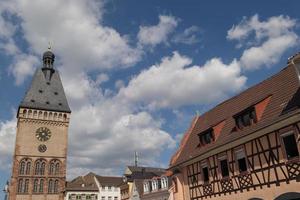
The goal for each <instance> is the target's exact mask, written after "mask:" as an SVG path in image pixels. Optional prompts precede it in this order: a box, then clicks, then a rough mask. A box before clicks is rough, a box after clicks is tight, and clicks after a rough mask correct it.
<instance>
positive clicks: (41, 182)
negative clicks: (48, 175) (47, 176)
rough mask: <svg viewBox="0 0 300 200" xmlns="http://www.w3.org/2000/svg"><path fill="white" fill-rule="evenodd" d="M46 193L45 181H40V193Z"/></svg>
mask: <svg viewBox="0 0 300 200" xmlns="http://www.w3.org/2000/svg"><path fill="white" fill-rule="evenodd" d="M43 192H44V179H41V180H40V188H39V193H43Z"/></svg>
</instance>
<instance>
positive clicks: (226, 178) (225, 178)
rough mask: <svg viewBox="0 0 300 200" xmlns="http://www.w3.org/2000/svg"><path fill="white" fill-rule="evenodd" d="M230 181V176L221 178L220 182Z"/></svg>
mask: <svg viewBox="0 0 300 200" xmlns="http://www.w3.org/2000/svg"><path fill="white" fill-rule="evenodd" d="M229 180H230V176H225V177H222V178H221V181H229Z"/></svg>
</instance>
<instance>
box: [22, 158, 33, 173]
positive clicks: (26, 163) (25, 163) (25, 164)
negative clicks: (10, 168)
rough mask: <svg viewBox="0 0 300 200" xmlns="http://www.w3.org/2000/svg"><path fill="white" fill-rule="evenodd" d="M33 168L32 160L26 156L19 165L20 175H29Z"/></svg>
mask: <svg viewBox="0 0 300 200" xmlns="http://www.w3.org/2000/svg"><path fill="white" fill-rule="evenodd" d="M30 169H31V160H30V159H28V158H24V159H22V160H21V162H20V165H19V174H20V175H29V174H30Z"/></svg>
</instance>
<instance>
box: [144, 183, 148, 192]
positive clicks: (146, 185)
mask: <svg viewBox="0 0 300 200" xmlns="http://www.w3.org/2000/svg"><path fill="white" fill-rule="evenodd" d="M144 192H145V193H147V192H149V182H148V181H145V182H144Z"/></svg>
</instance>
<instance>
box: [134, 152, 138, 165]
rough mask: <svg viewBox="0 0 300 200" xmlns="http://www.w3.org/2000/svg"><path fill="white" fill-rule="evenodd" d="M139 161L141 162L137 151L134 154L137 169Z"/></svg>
mask: <svg viewBox="0 0 300 200" xmlns="http://www.w3.org/2000/svg"><path fill="white" fill-rule="evenodd" d="M138 160H139V157H138V152H137V151H135V152H134V166H135V167H137V166H138Z"/></svg>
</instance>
